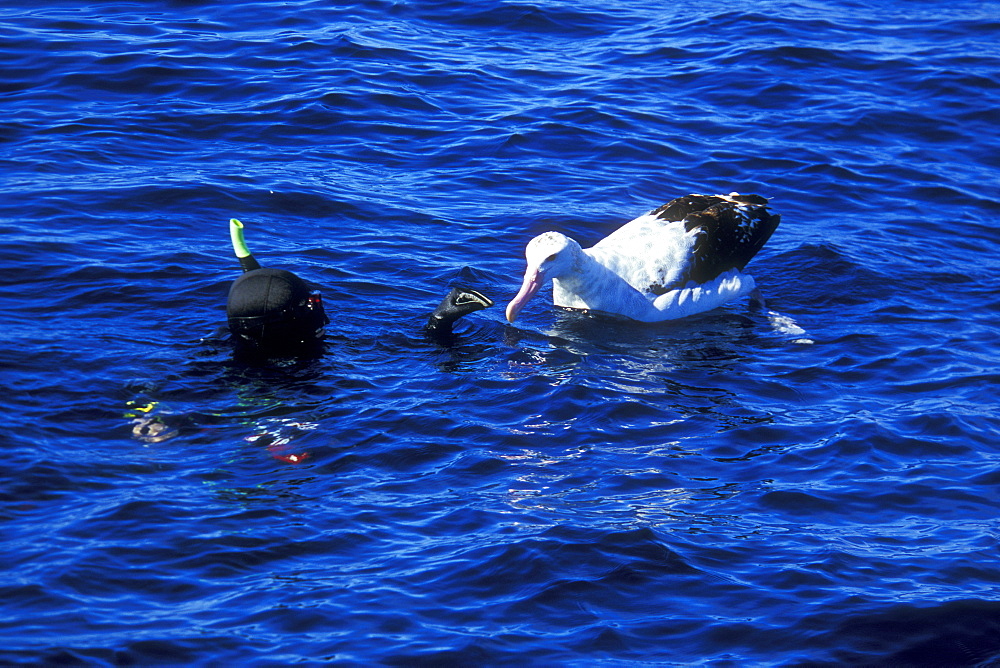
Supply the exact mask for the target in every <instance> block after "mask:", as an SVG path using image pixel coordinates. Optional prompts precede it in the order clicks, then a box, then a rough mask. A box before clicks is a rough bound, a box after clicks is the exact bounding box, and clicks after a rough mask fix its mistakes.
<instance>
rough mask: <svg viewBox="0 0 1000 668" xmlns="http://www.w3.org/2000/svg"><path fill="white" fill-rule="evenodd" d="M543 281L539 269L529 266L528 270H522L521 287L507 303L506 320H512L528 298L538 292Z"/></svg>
mask: <svg viewBox="0 0 1000 668" xmlns="http://www.w3.org/2000/svg"><path fill="white" fill-rule="evenodd" d="M544 282H545V277H544V276H543V275H542V272H541V271H540V270H539V269H532V268H531V267H529V268H528V271H526V272H524V282H523V283H522V284H521V289H520V290H519V291H518V293H517V296H515V297H514V298H513V299H512V300H511V301H510V303H509V304H507V321H508V322H511V323H512V322H514V319H515V318H517V314H518V313H520V312H521V309H522V308H524V305H525V304H527V303H528V300H529V299H531V298H532V297H534V296H535V293H536V292H538V290H539V288H541V287H542V284H543V283H544Z"/></svg>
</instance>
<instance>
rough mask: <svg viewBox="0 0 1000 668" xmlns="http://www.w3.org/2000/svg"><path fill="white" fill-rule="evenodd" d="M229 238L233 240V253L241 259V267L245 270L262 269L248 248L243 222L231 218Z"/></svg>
mask: <svg viewBox="0 0 1000 668" xmlns="http://www.w3.org/2000/svg"><path fill="white" fill-rule="evenodd" d="M229 238H230V239H232V241H233V253H235V254H236V259H237V260H239V261H240V267H241V268H242V269H243V271H244V272H247V271H253V270H254V269H260V263H259V262H257V260H256V259H255V258H254V256H253V254H252V253H251V252H250V249H249V248H247V242H246V239H244V238H243V223H241V222H240V221H238V220H236V219H235V218H230V219H229Z"/></svg>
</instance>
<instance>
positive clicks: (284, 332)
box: [226, 269, 329, 354]
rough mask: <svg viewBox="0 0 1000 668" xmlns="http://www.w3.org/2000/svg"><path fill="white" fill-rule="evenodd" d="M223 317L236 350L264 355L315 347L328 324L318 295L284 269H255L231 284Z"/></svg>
mask: <svg viewBox="0 0 1000 668" xmlns="http://www.w3.org/2000/svg"><path fill="white" fill-rule="evenodd" d="M226 317H227V318H228V320H229V331H230V332H232V335H233V340H234V341H235V342H236V344H237V346H240V347H242V348H246V349H250V350H252V351H254V352H260V353H264V354H285V353H290V352H295V351H296V350H297V349H301V348H303V347H306V346H309V345H315V344H316V343H318V342H319V341H320V340H321V339H322V337H323V327H324V326H325V325H326V324H327V322H329V320H327V317H326V313H325V312H324V311H323V302H322V299H321V298H320V295H319V293H318V292H312V291H311V290H310V289H309V286H308V285H307V284H306V282H305V281H303V280H302V279H301V278H299V277H298V276H296V275H295V274H293V273H292V272H290V271H285V270H283V269H254V270H252V271H248V272H246V273H245V274H243V275H242V276H240V277H239V278H237V279H236V280H235V281H233V285H232V287H231V288H230V289H229V299H228V301H227V303H226Z"/></svg>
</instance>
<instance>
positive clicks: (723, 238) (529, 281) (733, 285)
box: [507, 193, 780, 322]
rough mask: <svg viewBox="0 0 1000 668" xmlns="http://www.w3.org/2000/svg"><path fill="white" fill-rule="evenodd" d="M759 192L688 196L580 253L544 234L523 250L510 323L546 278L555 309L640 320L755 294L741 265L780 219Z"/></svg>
mask: <svg viewBox="0 0 1000 668" xmlns="http://www.w3.org/2000/svg"><path fill="white" fill-rule="evenodd" d="M766 205H767V200H765V199H764V198H763V197H758V196H756V195H745V196H742V195H738V194H737V193H732V194H730V195H728V196H725V195H714V196H705V195H689V196H687V197H681V198H678V199H675V200H673V201H671V202H669V203H668V204H665V205H664V206H662V207H659V208H658V209H655V210H653V211H651V212H649V213H647V214H644V215H642V216H639V217H638V218H636V219H635V220H633V221H631V222H629V223H626V224H625V225H623V226H622V227H620V228H619V229H617V230H615V231H614V232H612V233H611V234H610V235H608V236H607V237H605V238H604V239H602V240H601V241H599V242H598V243H596V244H594V246H592V247H591V248H587V249H584V248H582V247H581V246H580V244H578V243H577V242H576V241H574V240H573V239H570V238H569V237H567V236H565V235H563V234H560V233H558V232H546V233H545V234H541V235H539V236H537V237H535V238H534V239H532V240H531V242H529V244H528V246H527V248H526V249H525V258H526V259H527V262H528V268H527V271H526V272H525V275H524V283H523V284H522V286H521V290H520V291H519V292H518V295H517V296H516V297H515V298H514V299H513V300H512V301H511V302H510V304H509V305H508V307H507V319H508V320H510V321H511V322H513V321H514V319H515V318H516V317H517V313H518V312H519V311H520V310H521V308H522V307H523V306H524V304H525V303H526V302H527V301H528V300H529V299H530V298H531V297H532V295H534V294H535V293H536V292H537V291H538V290H539V288H541V286H542V285H543V284H544V283H545V282H546V281H547V280H548V279H551V280H552V300H553V303H554V304H555V305H556V306H561V307H565V308H571V309H581V310H588V311H598V312H603V313H607V314H612V315H617V316H622V317H626V318H630V319H632V320H639V321H642V322H657V321H661V320H674V319H677V318H683V317H686V316H689V315H693V314H695V313H700V312H703V311H708V310H711V309H713V308H716V307H718V306H721V305H723V304H725V303H726V302H729V301H732V300H734V299H737V298H740V297H742V296H744V295H746V294H748V293H750V292H751V291H753V289H754V287H755V284H754V280H753V278H752V277H750V276H748V275H747V274H744V273H743V272H742V269H743V267H744V266H745V265H746V263H747V262H749V260H750V259H751V258H752V257H753V256H754V255H755V254H756V253H757V251H758V250H760V248H761V247H762V246H763V245H764V243H765V242H766V241H767V239H768V238H769V237H770V236H771V233H772V232H773V231H774V229H775V228H776V227H777V225H778V221H779V220H780V217H779V216H777V215H774V214H772V213H771V212H770V210H768V209H767V206H766Z"/></svg>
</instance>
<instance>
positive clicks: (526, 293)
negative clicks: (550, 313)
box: [507, 232, 580, 322]
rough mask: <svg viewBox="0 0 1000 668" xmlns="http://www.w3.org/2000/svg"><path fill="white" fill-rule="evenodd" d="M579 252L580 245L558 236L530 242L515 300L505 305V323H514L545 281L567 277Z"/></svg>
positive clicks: (549, 235) (526, 249)
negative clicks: (525, 267) (519, 287)
mask: <svg viewBox="0 0 1000 668" xmlns="http://www.w3.org/2000/svg"><path fill="white" fill-rule="evenodd" d="M579 251H580V244H578V243H576V242H575V241H573V240H572V239H570V238H569V237H567V236H566V235H565V234H560V233H559V232H546V233H545V234H539V235H538V236H537V237H535V238H534V239H532V240H531V241H529V242H528V246H527V247H526V248H525V249H524V258H525V259H526V260H527V261H528V267H527V269H526V270H525V272H524V282H523V283H522V284H521V289H520V290H519V291H518V293H517V296H516V297H514V299H512V300H511V302H510V303H509V304H508V305H507V320H508V321H510V322H514V320H515V318H517V314H518V313H519V312H520V311H521V309H522V308H524V305H525V304H527V303H528V300H530V299H531V298H532V297H533V296H534V295H535V293H536V292H538V290H539V289H540V288H541V287H542V286H543V285H544V284H545V282H546V281H547V280H549V279H550V278H556V277H559V276H563V275H565V274H566V273H568V272H569V271H570V270H571V269H572V268H573V264H574V263H575V261H576V255H577V253H578V252H579Z"/></svg>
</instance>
